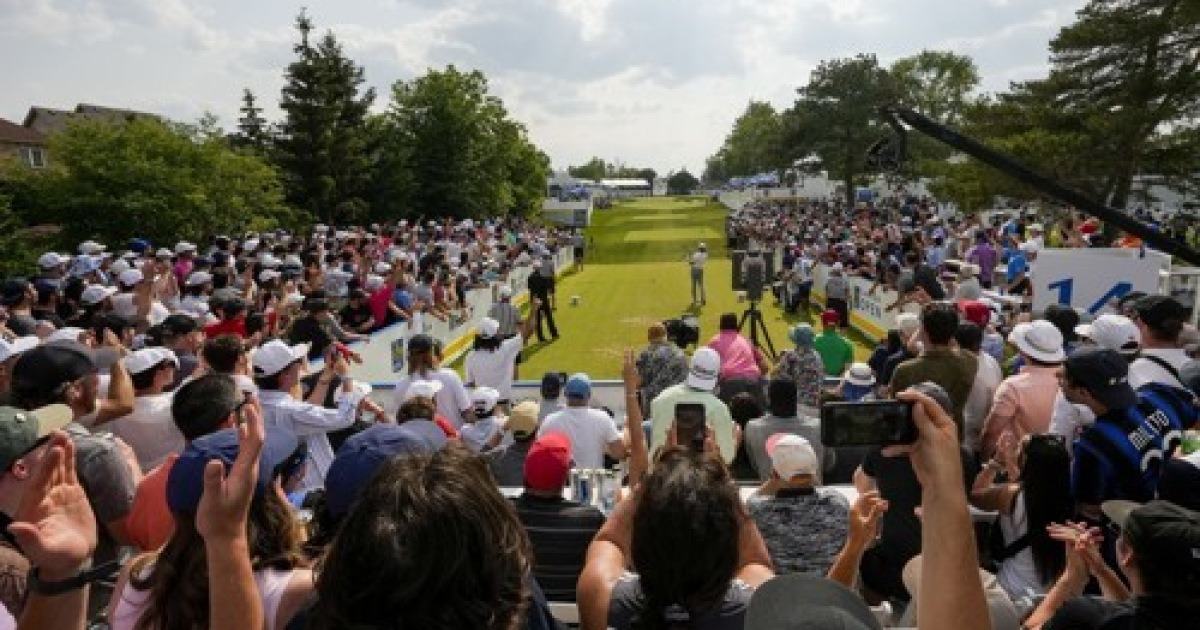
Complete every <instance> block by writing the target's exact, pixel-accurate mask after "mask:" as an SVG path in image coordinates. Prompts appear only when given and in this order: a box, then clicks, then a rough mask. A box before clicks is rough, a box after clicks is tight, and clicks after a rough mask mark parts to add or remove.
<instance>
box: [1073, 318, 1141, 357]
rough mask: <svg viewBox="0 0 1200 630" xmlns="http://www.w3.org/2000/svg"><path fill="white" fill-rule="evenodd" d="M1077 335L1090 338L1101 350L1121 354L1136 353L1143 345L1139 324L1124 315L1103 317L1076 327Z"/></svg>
mask: <svg viewBox="0 0 1200 630" xmlns="http://www.w3.org/2000/svg"><path fill="white" fill-rule="evenodd" d="M1075 334H1077V335H1079V336H1080V337H1086V338H1088V339H1089V340H1091V341H1092V343H1094V344H1096V345H1097V346H1099V347H1101V348H1106V349H1108V350H1117V351H1119V352H1136V351H1137V349H1138V347H1140V346H1141V345H1142V334H1141V332H1140V331H1138V327H1137V324H1134V323H1133V320H1131V319H1129V318H1128V317H1125V316H1124V315H1116V314H1112V313H1108V314H1104V315H1101V316H1099V317H1097V318H1096V320H1095V321H1093V322H1092V323H1090V324H1080V325H1078V326H1076V327H1075Z"/></svg>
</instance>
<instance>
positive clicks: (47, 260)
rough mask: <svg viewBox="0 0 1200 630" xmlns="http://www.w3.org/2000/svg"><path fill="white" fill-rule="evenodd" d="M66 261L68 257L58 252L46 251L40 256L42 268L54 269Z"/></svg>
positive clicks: (39, 262)
mask: <svg viewBox="0 0 1200 630" xmlns="http://www.w3.org/2000/svg"><path fill="white" fill-rule="evenodd" d="M66 262H67V259H66V258H63V256H62V254H59V253H57V252H46V253H45V254H42V255H41V256H39V257H38V266H39V267H41V268H42V269H52V268H54V267H58V266H59V265H62V264H63V263H66Z"/></svg>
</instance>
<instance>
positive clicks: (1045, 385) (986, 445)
mask: <svg viewBox="0 0 1200 630" xmlns="http://www.w3.org/2000/svg"><path fill="white" fill-rule="evenodd" d="M1058 369H1059V368H1058V366H1051V367H1039V366H1036V365H1025V366H1024V367H1022V368H1021V373H1020V374H1016V375H1013V376H1010V377H1008V378H1006V379H1004V380H1003V381H1002V382H1001V383H1000V387H998V388H996V397H995V399H994V401H993V403H992V410H991V412H990V413H988V417H987V419H986V420H984V423H983V437H982V440H981V441H982V446H983V453H984V455H985V456H991V454H992V453H994V452H995V451H996V445H997V443H998V442H999V441H1000V436H1001V435H1003V434H1004V432H1005V431H1011V432H1012V434H1013V437H1014V438H1015V439H1016V440H1017V441H1018V442H1019V441H1020V440H1021V438H1023V437H1025V436H1026V435H1028V434H1030V433H1045V432H1047V431H1048V430H1049V429H1050V418H1051V416H1053V414H1054V398H1055V396H1057V394H1058Z"/></svg>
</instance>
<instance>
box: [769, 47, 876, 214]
mask: <svg viewBox="0 0 1200 630" xmlns="http://www.w3.org/2000/svg"><path fill="white" fill-rule="evenodd" d="M797 93H798V94H799V98H798V99H797V101H796V103H795V105H794V106H793V107H792V109H791V110H789V111H788V114H787V118H788V119H789V120H787V121H786V122H785V126H784V129H785V137H786V138H787V148H788V158H789V159H791V160H795V159H800V158H803V157H806V156H807V155H808V154H809V153H810V152H815V153H816V154H817V155H818V156H819V157H820V159H821V162H822V163H823V164H824V166H825V168H826V169H827V170H828V171H829V174H830V176H831V177H833V178H835V179H838V180H840V181H841V182H842V185H843V186H844V188H845V190H844V192H845V195H846V203H847V204H850V205H853V204H854V188H855V186H854V183H855V181H856V179H857V178H859V177H860V176H862V175H864V174H865V173H866V170H867V164H866V154H867V150H868V149H869V148H870V147H871V145H872V144H873V143H875V142H876V141H877V140H879V138H880V137H882V136H883V135H884V134H886V133H888V132H887V131H886V130H885V129H884V128H883V125H882V121H881V120H880V118H879V115H878V110H879V107H880V106H882V105H885V104H888V103H891V102H893V101H895V98H896V96H897V90H896V88H895V86H894V82H893V81H892V78H891V76H890V75H889V74H888V72H887V71H886V70H884V69H883V68H881V67H880V66H879V62H878V61H876V59H875V55H865V54H860V55H857V56H855V57H851V58H845V59H834V60H829V61H822V62H821V64H820V65H819V66H817V69H816V70H814V71H813V72H812V76H811V78H810V79H809V82H808V84H807V85H805V86H804V87H801V88H799V89H798V90H797Z"/></svg>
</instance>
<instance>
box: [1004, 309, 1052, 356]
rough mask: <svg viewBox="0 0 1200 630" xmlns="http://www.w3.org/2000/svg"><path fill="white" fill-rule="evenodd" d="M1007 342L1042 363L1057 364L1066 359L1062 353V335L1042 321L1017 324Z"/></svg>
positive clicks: (1049, 324) (1048, 323)
mask: <svg viewBox="0 0 1200 630" xmlns="http://www.w3.org/2000/svg"><path fill="white" fill-rule="evenodd" d="M1008 341H1009V343H1011V344H1013V345H1014V346H1016V347H1017V349H1018V350H1020V351H1021V352H1023V353H1024V354H1027V355H1029V356H1030V357H1032V358H1034V359H1036V360H1038V361H1041V362H1043V363H1059V362H1061V361H1062V360H1063V359H1066V358H1067V354H1066V353H1065V352H1063V336H1062V333H1061V332H1059V330H1058V328H1056V327H1055V326H1054V324H1051V323H1050V322H1048V321H1046V320H1044V319H1039V320H1035V321H1032V322H1028V323H1023V324H1017V325H1016V326H1015V327H1014V328H1013V330H1012V332H1011V333H1009V334H1008Z"/></svg>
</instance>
